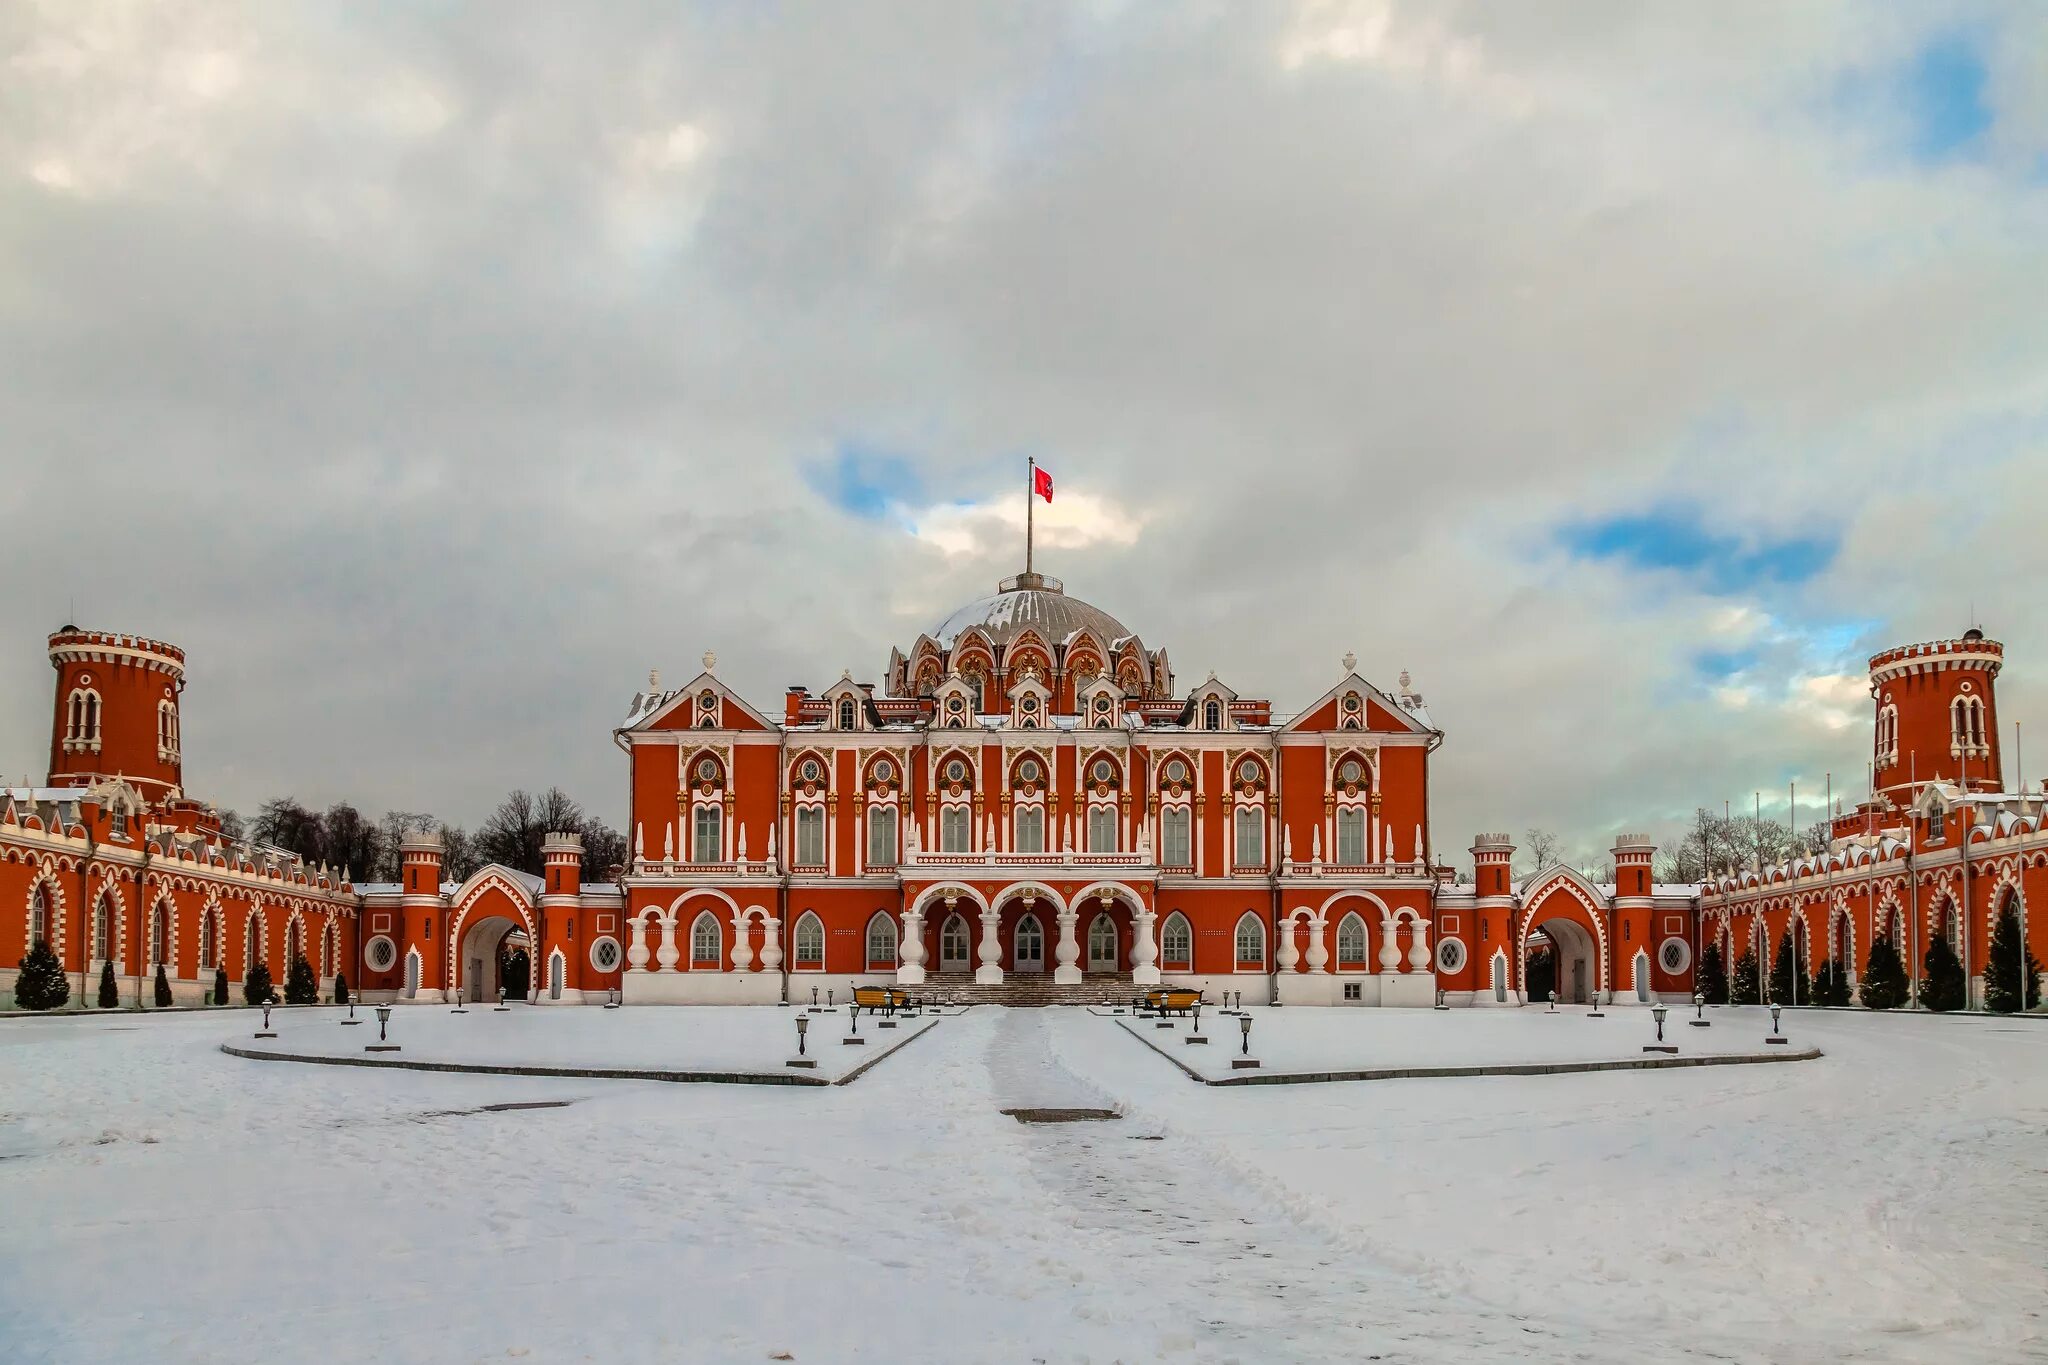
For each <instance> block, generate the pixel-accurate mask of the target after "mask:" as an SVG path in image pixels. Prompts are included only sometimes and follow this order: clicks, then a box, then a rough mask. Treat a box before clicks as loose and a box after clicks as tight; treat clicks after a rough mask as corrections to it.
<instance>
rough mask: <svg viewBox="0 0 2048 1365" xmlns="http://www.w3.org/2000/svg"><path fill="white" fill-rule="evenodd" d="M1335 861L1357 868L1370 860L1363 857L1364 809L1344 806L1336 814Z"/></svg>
mask: <svg viewBox="0 0 2048 1365" xmlns="http://www.w3.org/2000/svg"><path fill="white" fill-rule="evenodd" d="M1337 861H1338V863H1340V864H1341V865H1343V866H1345V867H1357V866H1358V865H1359V864H1361V863H1369V862H1371V861H1372V859H1370V858H1368V857H1366V856H1365V807H1363V806H1345V807H1343V808H1341V809H1340V810H1338V812H1337Z"/></svg>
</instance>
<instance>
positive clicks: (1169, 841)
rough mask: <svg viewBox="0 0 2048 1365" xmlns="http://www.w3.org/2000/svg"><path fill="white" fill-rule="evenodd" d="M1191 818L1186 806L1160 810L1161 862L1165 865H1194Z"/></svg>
mask: <svg viewBox="0 0 2048 1365" xmlns="http://www.w3.org/2000/svg"><path fill="white" fill-rule="evenodd" d="M1190 819H1191V816H1190V813H1189V810H1188V808H1187V807H1186V806H1168V807H1167V808H1166V809H1165V810H1163V811H1161V812H1159V842H1160V846H1161V847H1160V863H1161V865H1162V866H1165V867H1192V866H1194V859H1193V857H1192V856H1191V853H1190V849H1191V841H1190V839H1189V837H1188V825H1189V821H1190Z"/></svg>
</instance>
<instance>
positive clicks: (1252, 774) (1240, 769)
mask: <svg viewBox="0 0 2048 1365" xmlns="http://www.w3.org/2000/svg"><path fill="white" fill-rule="evenodd" d="M1237 780H1238V781H1240V782H1256V781H1258V780H1259V765H1258V764H1257V763H1254V762H1253V761H1252V760H1251V759H1249V758H1248V759H1246V760H1245V761H1244V762H1242V763H1240V764H1238V765H1237Z"/></svg>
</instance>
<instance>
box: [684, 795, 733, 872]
mask: <svg viewBox="0 0 2048 1365" xmlns="http://www.w3.org/2000/svg"><path fill="white" fill-rule="evenodd" d="M724 814H725V812H723V811H721V810H720V809H719V808H718V807H717V806H709V805H705V806H699V807H697V809H696V810H695V811H694V812H693V813H692V816H691V832H690V861H691V862H693V863H715V862H718V861H719V855H720V854H721V853H722V852H723V851H724V844H723V840H722V839H721V838H720V834H721V821H722V818H723V816H724Z"/></svg>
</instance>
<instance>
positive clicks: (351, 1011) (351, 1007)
mask: <svg viewBox="0 0 2048 1365" xmlns="http://www.w3.org/2000/svg"><path fill="white" fill-rule="evenodd" d="M341 1022H342V1023H344V1024H360V1023H362V1022H363V1021H362V1020H360V1019H358V1018H356V997H355V993H354V992H353V991H351V992H350V993H349V997H348V1018H346V1019H344V1020H342V1021H341Z"/></svg>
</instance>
